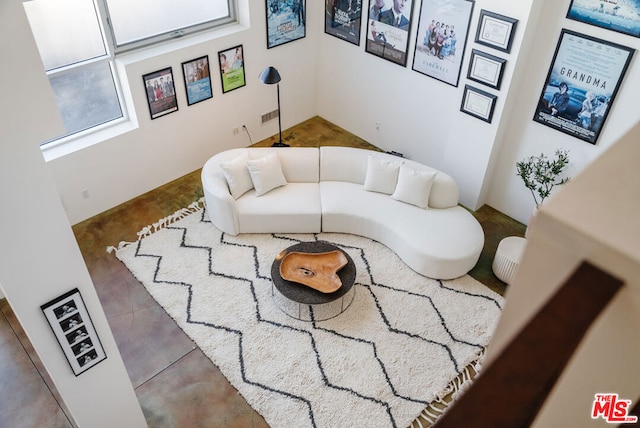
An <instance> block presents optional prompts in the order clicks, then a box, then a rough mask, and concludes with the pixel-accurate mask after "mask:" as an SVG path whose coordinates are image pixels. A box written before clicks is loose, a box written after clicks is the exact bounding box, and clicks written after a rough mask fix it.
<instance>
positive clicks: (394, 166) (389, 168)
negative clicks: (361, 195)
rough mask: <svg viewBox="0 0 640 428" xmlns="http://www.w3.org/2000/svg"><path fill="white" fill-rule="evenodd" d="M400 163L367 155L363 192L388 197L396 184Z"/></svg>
mask: <svg viewBox="0 0 640 428" xmlns="http://www.w3.org/2000/svg"><path fill="white" fill-rule="evenodd" d="M400 165H402V162H401V161H392V160H388V159H382V158H380V157H376V156H373V155H369V158H368V159H367V174H366V175H365V178H364V190H367V191H369V192H378V193H385V194H387V195H390V194H392V193H393V191H394V189H395V188H396V183H397V182H398V171H400Z"/></svg>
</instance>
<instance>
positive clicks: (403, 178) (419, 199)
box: [391, 165, 436, 209]
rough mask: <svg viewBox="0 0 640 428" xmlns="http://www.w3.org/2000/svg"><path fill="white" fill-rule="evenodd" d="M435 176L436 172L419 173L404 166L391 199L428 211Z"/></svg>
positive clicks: (401, 168)
mask: <svg viewBox="0 0 640 428" xmlns="http://www.w3.org/2000/svg"><path fill="white" fill-rule="evenodd" d="M435 176H436V172H435V171H417V170H415V169H413V168H410V167H408V166H406V165H402V166H401V167H400V174H398V185H397V186H396V190H395V191H394V192H393V195H391V197H392V198H393V199H395V200H397V201H401V202H406V203H407V204H411V205H415V206H417V207H420V208H424V209H427V208H429V193H430V192H431V185H432V184H433V180H434V178H435Z"/></svg>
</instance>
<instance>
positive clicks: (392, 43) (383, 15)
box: [365, 0, 413, 67]
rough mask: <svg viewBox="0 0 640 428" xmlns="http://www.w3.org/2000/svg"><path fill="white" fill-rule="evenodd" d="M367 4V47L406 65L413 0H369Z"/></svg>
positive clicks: (382, 56)
mask: <svg viewBox="0 0 640 428" xmlns="http://www.w3.org/2000/svg"><path fill="white" fill-rule="evenodd" d="M388 3H391V5H388ZM367 7H368V20H367V39H366V45H365V51H366V52H368V53H370V54H372V55H375V56H379V57H380V58H384V59H386V60H388V61H391V62H393V63H396V64H398V65H401V66H403V67H404V66H406V65H407V51H408V49H409V35H410V33H411V17H412V16H413V0H394V1H387V2H385V1H384V0H369V2H368V4H367Z"/></svg>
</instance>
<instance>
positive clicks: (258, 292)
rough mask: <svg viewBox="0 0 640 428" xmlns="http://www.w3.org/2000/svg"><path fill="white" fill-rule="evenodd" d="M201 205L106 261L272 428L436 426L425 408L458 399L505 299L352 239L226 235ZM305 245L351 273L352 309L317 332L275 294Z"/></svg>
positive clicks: (434, 414) (120, 248)
mask: <svg viewBox="0 0 640 428" xmlns="http://www.w3.org/2000/svg"><path fill="white" fill-rule="evenodd" d="M201 204H202V203H201V202H199V203H194V204H192V205H191V206H190V207H189V208H186V209H184V210H181V211H180V212H178V213H176V214H175V215H173V216H171V217H168V218H166V219H163V220H161V221H160V222H158V223H157V224H155V225H152V226H149V227H147V228H145V229H144V230H142V231H141V232H140V233H139V236H140V239H139V240H138V241H137V242H135V243H120V245H119V246H118V248H117V249H116V248H114V247H111V248H109V251H112V250H116V256H117V257H118V259H120V260H121V261H122V262H123V263H124V264H125V265H126V266H127V267H128V268H129V270H131V272H132V273H133V274H134V275H135V277H136V278H138V279H139V280H140V281H141V282H142V283H143V284H144V286H145V287H146V288H147V289H148V291H149V293H150V294H151V295H152V296H153V297H154V298H155V299H156V301H157V302H158V303H159V304H160V305H161V306H162V307H163V308H164V309H165V310H166V311H167V312H168V313H169V315H170V316H171V317H173V319H175V321H176V322H177V323H178V325H179V326H180V327H181V328H182V329H183V330H184V331H185V332H186V333H187V334H188V335H189V336H190V337H191V338H192V339H193V340H194V342H195V343H196V344H197V345H198V346H199V347H200V348H201V349H202V351H203V352H204V353H205V354H206V355H207V356H208V357H209V358H210V359H211V360H212V361H213V363H214V364H216V365H217V366H218V367H219V368H220V370H221V371H222V373H223V374H224V375H225V376H226V377H227V379H228V380H229V382H231V384H232V385H233V386H234V387H235V388H237V389H238V391H239V392H240V393H241V394H242V395H243V396H244V398H245V399H246V400H247V402H248V403H249V404H250V405H251V406H252V407H253V408H254V409H255V410H256V411H257V412H258V413H260V414H261V415H262V416H263V417H264V418H265V420H266V421H267V423H268V424H269V425H270V426H272V427H292V426H295V427H331V428H336V427H352V426H354V425H356V423H357V421H358V420H360V421H362V420H365V421H367V422H366V424H367V426H372V427H406V426H408V425H410V424H411V423H412V421H414V420H415V419H416V418H417V417H418V416H419V415H421V417H422V418H423V419H427V420H430V421H433V420H435V419H436V418H437V415H438V411H436V408H437V407H438V406H435V407H434V406H433V402H434V401H436V402H442V397H443V396H445V395H446V394H451V393H452V392H454V397H455V393H456V392H457V391H458V390H459V389H461V387H462V386H463V384H464V383H465V381H466V380H468V378H469V374H470V370H471V371H477V370H478V369H479V361H480V360H481V358H482V355H483V353H484V349H485V347H486V345H487V343H488V342H489V339H490V337H491V335H492V333H493V330H494V327H495V325H496V323H497V320H498V318H499V317H500V314H501V307H502V304H503V299H502V297H501V296H499V295H498V294H496V293H494V292H493V291H491V290H490V289H488V288H487V287H485V286H483V285H482V284H480V283H479V282H477V281H475V280H474V279H472V278H471V277H469V276H464V277H461V278H458V279H456V280H451V281H437V280H432V279H429V278H425V277H424V276H421V275H419V274H417V273H415V272H414V271H412V270H411V269H409V268H408V267H407V266H406V265H405V264H404V263H403V262H402V261H401V260H400V259H399V258H398V257H397V256H396V254H395V253H393V252H392V251H391V250H389V249H388V248H387V247H385V246H384V245H382V244H379V243H377V242H375V241H372V240H369V239H367V238H363V237H360V236H354V235H346V234H328V233H320V234H300V235H292V234H288V235H279V234H244V235H239V236H230V235H227V234H224V233H222V232H220V231H219V230H217V229H216V228H215V227H214V226H213V225H212V223H211V222H210V221H209V220H208V217H207V214H206V210H205V209H204V208H203V207H202V206H201ZM309 240H325V241H329V242H332V243H334V244H336V245H338V246H339V247H340V248H341V249H343V250H345V251H346V252H347V253H348V254H349V255H350V256H351V258H352V259H353V260H354V262H355V264H356V269H357V276H356V283H355V285H354V287H356V290H355V298H354V300H353V303H352V304H351V306H350V307H349V308H348V309H347V310H346V311H345V312H344V313H342V314H340V315H339V316H337V317H335V318H332V319H330V320H326V321H322V322H315V321H312V322H305V321H300V320H296V319H294V318H291V317H289V316H288V315H286V314H285V313H283V312H282V311H281V310H280V309H279V308H278V307H277V306H276V305H275V303H274V301H273V296H272V287H271V278H270V270H271V264H272V262H273V259H274V257H275V256H276V255H277V254H278V253H279V252H280V251H282V250H283V249H284V248H286V247H288V246H290V245H293V244H295V243H297V242H301V241H309ZM456 379H457V380H456Z"/></svg>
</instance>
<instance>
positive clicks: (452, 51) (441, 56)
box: [413, 0, 474, 86]
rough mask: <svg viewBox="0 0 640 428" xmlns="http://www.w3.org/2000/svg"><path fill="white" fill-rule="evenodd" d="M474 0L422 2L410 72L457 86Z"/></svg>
mask: <svg viewBox="0 0 640 428" xmlns="http://www.w3.org/2000/svg"><path fill="white" fill-rule="evenodd" d="M473 5H474V2H473V0H422V6H421V8H420V19H419V21H418V36H417V37H416V49H415V51H414V54H413V69H414V70H415V71H417V72H419V73H422V74H425V75H427V76H429V77H433V78H434V79H438V80H441V81H443V82H445V83H448V84H449V85H453V86H458V81H459V80H460V70H461V69H462V60H463V58H464V52H465V47H466V44H467V34H468V32H469V25H470V24H471V14H472V13H473Z"/></svg>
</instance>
